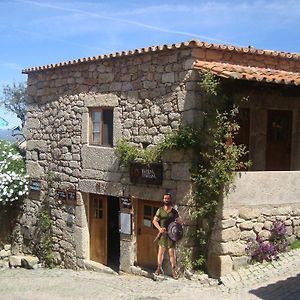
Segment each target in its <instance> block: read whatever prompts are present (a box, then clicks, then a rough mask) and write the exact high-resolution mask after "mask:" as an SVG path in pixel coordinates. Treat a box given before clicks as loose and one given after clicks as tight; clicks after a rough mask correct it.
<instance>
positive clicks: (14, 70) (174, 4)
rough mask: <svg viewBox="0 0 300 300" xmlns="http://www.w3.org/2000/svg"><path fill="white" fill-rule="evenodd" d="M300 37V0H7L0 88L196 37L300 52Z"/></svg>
mask: <svg viewBox="0 0 300 300" xmlns="http://www.w3.org/2000/svg"><path fill="white" fill-rule="evenodd" d="M299 36H300V1H299V0H286V1H282V0H280V1H278V0H260V1H256V0H254V1H246V0H245V1H243V0H219V1H218V0H215V1H206V0H203V1H201V0H198V1H196V0H185V1H182V0H181V1H177V0H174V1H164V0H160V1H151V0H148V1H144V0H127V1H124V0H123V1H121V0H110V1H107V0H104V1H100V0H99V1H96V0H87V1H83V0H78V1H71V0H65V1H53V0H48V1H47V0H46V1H42V0H0V54H1V55H0V87H2V85H3V84H11V83H12V82H13V81H16V82H19V81H25V80H26V76H25V75H22V74H21V70H22V69H24V68H27V67H32V66H39V65H44V64H49V63H55V62H59V61H64V60H70V59H76V58H80V57H85V56H93V55H97V54H105V53H110V52H115V51H122V50H130V49H135V48H141V47H146V46H152V45H160V44H169V43H176V42H182V41H187V40H191V39H194V38H197V39H200V40H203V41H207V42H211V43H222V44H233V45H237V46H249V45H252V46H254V47H255V48H258V49H273V50H280V51H287V52H298V53H300V39H299ZM1 90H2V88H1ZM0 117H2V118H5V119H6V120H7V121H8V122H9V125H8V127H12V126H15V125H17V124H18V121H17V119H16V118H15V117H13V116H11V115H10V114H8V113H7V112H5V111H4V109H3V108H2V109H1V108H0Z"/></svg>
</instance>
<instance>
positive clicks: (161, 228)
mask: <svg viewBox="0 0 300 300" xmlns="http://www.w3.org/2000/svg"><path fill="white" fill-rule="evenodd" d="M158 222H159V218H158V217H157V216H154V218H153V221H152V224H153V225H154V226H155V227H156V228H157V229H158V231H159V232H160V233H164V232H166V230H167V229H166V228H165V227H160V225H159V223H158Z"/></svg>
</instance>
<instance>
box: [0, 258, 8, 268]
mask: <svg viewBox="0 0 300 300" xmlns="http://www.w3.org/2000/svg"><path fill="white" fill-rule="evenodd" d="M1 268H5V269H7V268H9V262H8V261H6V260H0V269H1Z"/></svg>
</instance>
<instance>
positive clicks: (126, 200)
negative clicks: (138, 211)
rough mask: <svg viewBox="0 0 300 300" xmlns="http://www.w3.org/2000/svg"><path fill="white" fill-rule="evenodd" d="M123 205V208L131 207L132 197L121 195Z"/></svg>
mask: <svg viewBox="0 0 300 300" xmlns="http://www.w3.org/2000/svg"><path fill="white" fill-rule="evenodd" d="M120 200H121V207H122V208H128V209H131V208H132V203H131V197H128V198H127V197H121V198H120Z"/></svg>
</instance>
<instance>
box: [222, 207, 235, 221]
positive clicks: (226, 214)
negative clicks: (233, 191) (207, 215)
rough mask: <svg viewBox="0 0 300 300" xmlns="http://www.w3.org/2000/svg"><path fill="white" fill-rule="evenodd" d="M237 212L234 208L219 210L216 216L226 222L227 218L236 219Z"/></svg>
mask: <svg viewBox="0 0 300 300" xmlns="http://www.w3.org/2000/svg"><path fill="white" fill-rule="evenodd" d="M238 214H239V212H238V210H237V209H235V208H221V207H220V208H219V210H218V212H217V216H218V217H219V218H222V219H223V220H227V219H229V218H237V217H238Z"/></svg>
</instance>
